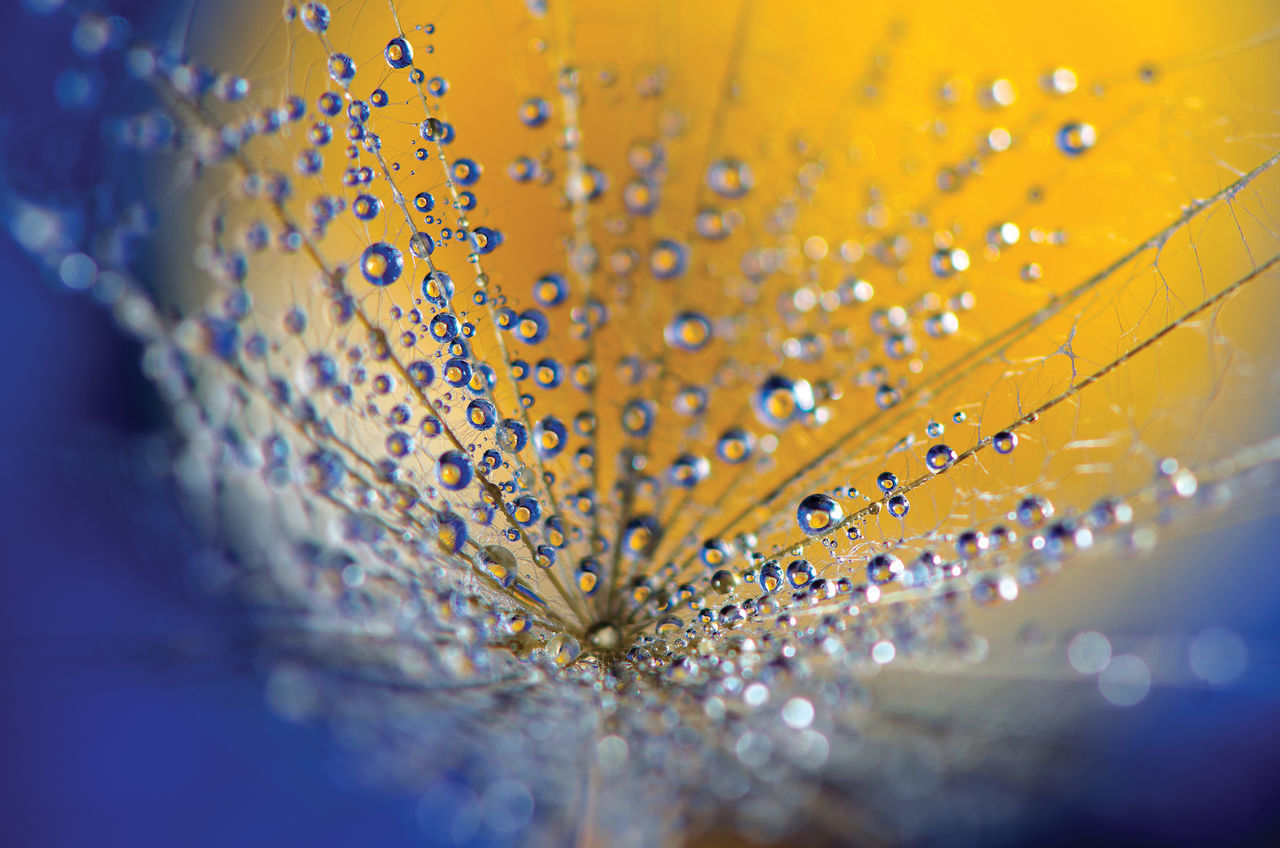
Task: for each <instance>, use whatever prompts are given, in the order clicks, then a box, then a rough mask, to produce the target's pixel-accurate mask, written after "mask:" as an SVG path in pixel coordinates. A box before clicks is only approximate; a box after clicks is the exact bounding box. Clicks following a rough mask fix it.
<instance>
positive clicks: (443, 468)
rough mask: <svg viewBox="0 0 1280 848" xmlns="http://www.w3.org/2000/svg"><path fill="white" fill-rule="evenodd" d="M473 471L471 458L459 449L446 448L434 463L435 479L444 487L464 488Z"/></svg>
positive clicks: (452, 488) (455, 489)
mask: <svg viewBox="0 0 1280 848" xmlns="http://www.w3.org/2000/svg"><path fill="white" fill-rule="evenodd" d="M474 476H475V472H474V471H473V470H472V468H471V458H470V457H468V456H467V455H466V454H465V453H463V452H462V451H460V450H447V451H445V452H444V453H442V454H440V459H439V460H438V461H437V463H436V479H437V480H439V481H440V485H441V486H444V487H445V488H446V489H450V490H452V491H457V490H459V489H465V488H466V487H467V486H468V485H469V484H470V483H471V480H472V479H473V477H474Z"/></svg>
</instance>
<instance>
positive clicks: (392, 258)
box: [360, 241, 404, 286]
mask: <svg viewBox="0 0 1280 848" xmlns="http://www.w3.org/2000/svg"><path fill="white" fill-rule="evenodd" d="M360 271H361V273H363V274H364V278H365V279H366V280H368V281H369V282H370V283H372V284H373V285H375V286H389V285H391V284H392V283H394V282H395V281H396V280H398V279H400V274H401V272H403V271H404V255H403V254H401V253H400V251H399V250H398V249H397V248H395V247H392V246H391V245H389V244H387V243H386V242H382V241H379V242H374V243H373V244H371V245H369V246H368V247H366V248H365V249H364V253H363V254H361V256H360Z"/></svg>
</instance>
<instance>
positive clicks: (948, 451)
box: [924, 445, 956, 474]
mask: <svg viewBox="0 0 1280 848" xmlns="http://www.w3.org/2000/svg"><path fill="white" fill-rule="evenodd" d="M955 461H956V452H955V450H953V449H952V448H950V447H948V446H947V445H934V446H933V447H931V448H929V451H928V453H926V454H925V455H924V464H925V467H926V468H928V469H929V470H930V471H932V472H933V473H934V474H937V473H938V472H939V471H945V470H947V469H948V468H950V467H951V463H953V462H955Z"/></svg>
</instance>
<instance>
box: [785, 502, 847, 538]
mask: <svg viewBox="0 0 1280 848" xmlns="http://www.w3.org/2000/svg"><path fill="white" fill-rule="evenodd" d="M843 518H844V510H843V509H841V508H840V504H838V503H836V501H835V499H834V498H832V497H830V496H829V495H824V494H821V493H815V494H812V495H808V496H806V497H805V498H804V500H802V501H800V506H799V507H797V508H796V523H798V524H799V525H800V529H801V531H803V532H804V533H805V535H807V536H817V535H819V534H822V533H825V532H827V531H828V530H830V529H831V528H833V527H835V525H837V524H839V523H840V521H841V520H843Z"/></svg>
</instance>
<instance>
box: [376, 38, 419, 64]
mask: <svg viewBox="0 0 1280 848" xmlns="http://www.w3.org/2000/svg"><path fill="white" fill-rule="evenodd" d="M382 56H383V58H385V59H386V60H387V64H388V65H390V66H391V67H392V68H395V69H396V70H399V69H400V68H407V67H409V66H410V65H411V64H413V48H412V47H411V46H410V45H409V42H408V41H406V40H405V39H404V38H402V37H399V36H397V37H395V38H393V39H391V40H390V41H388V42H387V47H386V49H385V50H383V51H382Z"/></svg>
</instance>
